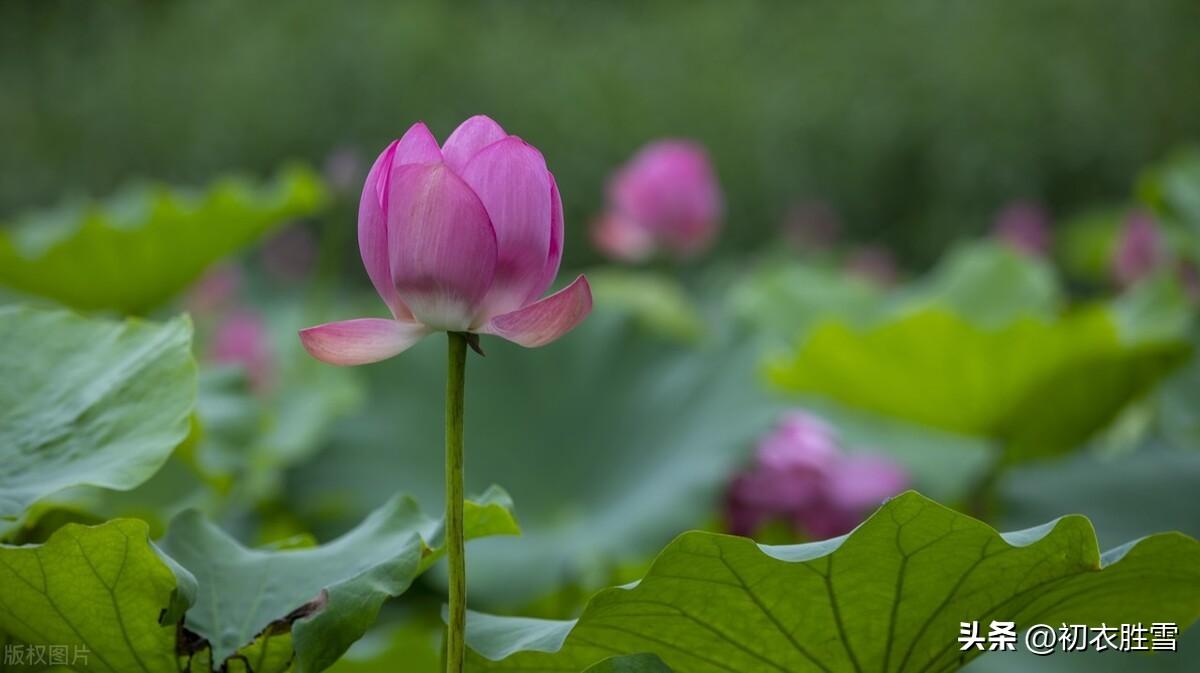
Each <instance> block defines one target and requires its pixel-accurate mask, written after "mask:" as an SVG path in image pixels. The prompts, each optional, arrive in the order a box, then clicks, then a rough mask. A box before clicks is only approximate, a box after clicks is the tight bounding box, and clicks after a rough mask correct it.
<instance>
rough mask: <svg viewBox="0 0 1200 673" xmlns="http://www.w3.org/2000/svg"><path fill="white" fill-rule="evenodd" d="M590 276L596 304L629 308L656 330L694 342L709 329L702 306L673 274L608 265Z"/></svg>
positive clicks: (650, 328)
mask: <svg viewBox="0 0 1200 673" xmlns="http://www.w3.org/2000/svg"><path fill="white" fill-rule="evenodd" d="M587 277H588V283H589V284H590V285H591V286H592V297H593V299H594V301H595V302H596V303H597V304H603V305H605V306H611V307H614V308H618V309H622V310H624V311H627V312H629V313H630V314H631V315H633V316H635V317H636V318H637V320H638V321H639V323H640V324H642V325H643V326H644V327H645V328H646V329H647V330H649V331H651V332H653V333H655V334H661V335H662V336H664V337H667V338H671V339H676V340H678V341H682V342H695V341H698V340H700V339H701V338H702V337H704V335H705V334H706V333H707V332H708V327H707V326H706V325H705V324H704V320H703V318H702V317H701V315H700V310H699V308H698V307H697V306H696V304H695V303H694V302H693V301H692V299H691V298H690V297H688V295H687V292H686V291H685V290H684V288H683V287H682V286H681V285H680V284H679V282H678V281H676V280H675V279H674V278H672V277H671V276H668V275H665V274H657V273H652V272H647V271H630V270H625V269H613V268H608V269H596V270H593V271H589V272H588V274H587Z"/></svg>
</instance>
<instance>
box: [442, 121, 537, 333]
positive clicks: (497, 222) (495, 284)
mask: <svg viewBox="0 0 1200 673" xmlns="http://www.w3.org/2000/svg"><path fill="white" fill-rule="evenodd" d="M461 175H462V178H463V180H464V181H466V183H467V184H468V185H470V186H471V189H473V190H474V191H475V193H476V194H478V195H479V199H480V200H481V201H483V205H484V207H485V208H487V212H488V216H489V217H490V218H491V220H492V228H494V229H495V230H496V277H495V279H494V280H493V281H492V288H491V290H490V291H489V292H488V298H487V302H486V303H487V307H486V314H487V317H491V316H495V315H500V314H502V313H508V312H509V311H514V310H516V309H518V308H521V307H522V306H524V305H525V304H526V303H527V302H528V301H529V298H530V296H531V295H534V296H535V297H536V296H537V295H540V294H541V291H537V292H535V290H539V288H538V285H539V284H540V283H541V281H542V272H543V271H544V270H545V268H546V260H547V258H548V257H549V252H550V231H551V226H552V215H551V209H552V207H551V193H550V173H549V172H548V171H547V170H546V161H545V160H544V159H542V155H541V153H540V152H538V151H537V150H536V149H534V148H533V147H531V146H530V145H528V144H527V143H525V141H523V140H521V139H520V138H517V137H516V136H510V137H508V138H506V139H504V140H501V141H500V142H497V143H492V144H491V145H488V146H487V147H485V148H484V149H483V150H481V151H480V152H479V153H478V154H476V155H475V158H474V159H471V161H470V162H469V163H468V164H467V167H466V169H464V170H463V171H462V173H461ZM540 289H541V290H544V288H540Z"/></svg>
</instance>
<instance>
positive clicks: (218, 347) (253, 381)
mask: <svg viewBox="0 0 1200 673" xmlns="http://www.w3.org/2000/svg"><path fill="white" fill-rule="evenodd" d="M208 357H209V359H210V360H212V361H213V362H219V363H222V364H235V365H241V366H242V367H243V368H244V369H245V370H246V376H247V377H248V378H249V380H250V385H251V386H252V387H253V388H254V389H255V390H259V391H262V390H265V389H266V388H268V387H270V384H271V378H272V376H273V374H274V368H275V354H274V349H273V348H272V347H271V338H270V333H269V332H268V330H267V325H266V323H265V322H264V321H263V319H262V317H261V316H259V315H258V314H257V313H252V312H250V311H245V310H235V311H231V312H230V313H229V314H228V315H226V316H225V317H224V318H222V319H221V322H220V323H219V324H218V325H217V328H216V330H215V331H214V332H213V335H212V341H211V342H210V344H209V351H208Z"/></svg>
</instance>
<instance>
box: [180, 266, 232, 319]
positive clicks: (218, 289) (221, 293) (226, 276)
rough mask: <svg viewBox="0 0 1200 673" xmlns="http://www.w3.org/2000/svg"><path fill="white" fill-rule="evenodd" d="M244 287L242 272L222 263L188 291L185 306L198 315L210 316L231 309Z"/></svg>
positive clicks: (206, 273)
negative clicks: (239, 291)
mask: <svg viewBox="0 0 1200 673" xmlns="http://www.w3.org/2000/svg"><path fill="white" fill-rule="evenodd" d="M241 287H242V270H241V269H240V268H239V267H238V266H237V265H235V264H231V263H222V264H218V265H216V266H214V267H212V268H211V269H209V270H208V271H207V272H205V274H204V275H203V276H201V278H200V280H199V281H197V282H196V284H195V285H193V286H192V288H191V289H190V290H188V292H187V295H186V297H185V299H184V304H185V305H186V306H187V309H188V311H190V312H191V313H193V314H196V315H208V314H211V313H215V312H217V311H220V310H222V309H224V308H227V307H229V306H230V305H231V304H232V303H233V301H234V299H235V297H236V296H237V293H238V290H239V289H241Z"/></svg>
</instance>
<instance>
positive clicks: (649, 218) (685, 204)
mask: <svg viewBox="0 0 1200 673" xmlns="http://www.w3.org/2000/svg"><path fill="white" fill-rule="evenodd" d="M721 209H722V199H721V192H720V187H719V186H718V185H717V178H716V174H715V173H714V171H713V168H712V164H711V163H710V161H709V158H708V153H707V152H706V151H705V150H704V148H702V147H701V146H699V145H697V144H696V143H693V142H690V141H686V140H660V141H657V142H654V143H651V144H649V145H647V146H646V147H644V148H643V149H642V150H641V151H639V152H638V153H637V154H636V155H634V157H633V158H632V159H631V160H630V161H629V163H627V164H625V165H624V166H623V167H621V168H620V169H619V170H618V171H617V172H616V173H615V174H614V175H613V177H612V179H611V181H610V182H609V186H608V212H607V213H606V214H605V215H604V216H602V217H600V218H599V219H597V220H596V221H595V222H594V224H593V229H592V240H593V242H594V243H595V244H596V247H598V248H599V249H600V250H601V251H602V252H604V253H605V254H607V255H609V256H611V257H613V258H615V259H619V260H622V261H629V262H638V261H644V260H645V259H647V258H649V257H650V256H652V255H654V254H655V253H658V252H666V253H667V254H670V255H672V256H675V257H679V258H685V257H692V256H695V255H698V254H700V253H701V252H704V251H705V250H707V249H708V247H709V246H710V245H711V244H712V241H713V239H714V237H715V236H716V233H717V230H718V228H719V227H720V224H721V222H720V218H721Z"/></svg>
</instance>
